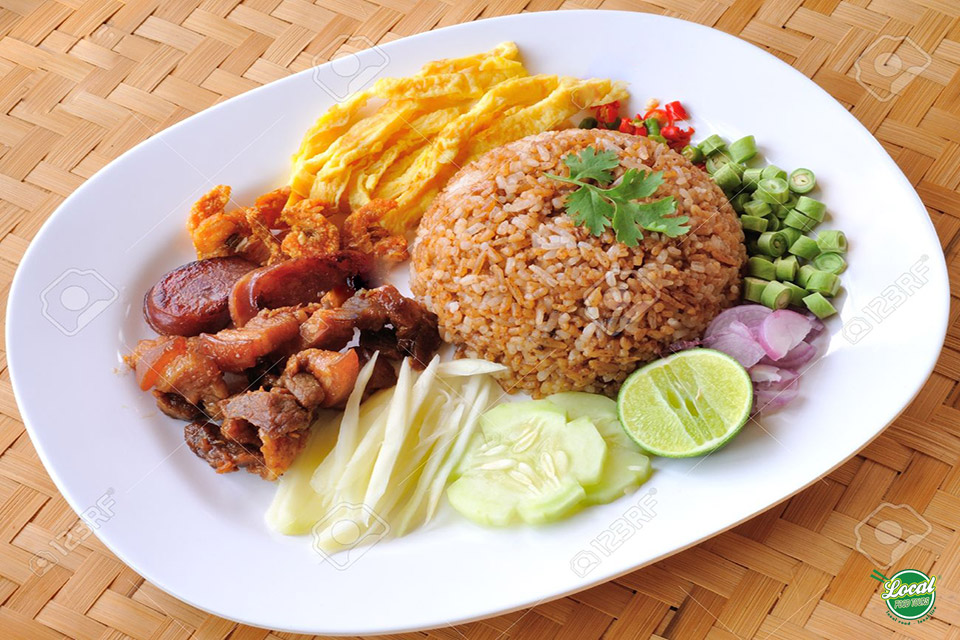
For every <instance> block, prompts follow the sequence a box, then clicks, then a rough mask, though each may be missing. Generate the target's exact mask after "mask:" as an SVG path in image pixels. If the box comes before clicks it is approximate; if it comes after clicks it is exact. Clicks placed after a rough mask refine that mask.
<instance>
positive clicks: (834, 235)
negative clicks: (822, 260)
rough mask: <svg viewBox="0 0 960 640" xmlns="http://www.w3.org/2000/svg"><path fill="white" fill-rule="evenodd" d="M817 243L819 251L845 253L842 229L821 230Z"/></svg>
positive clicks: (845, 240)
mask: <svg viewBox="0 0 960 640" xmlns="http://www.w3.org/2000/svg"><path fill="white" fill-rule="evenodd" d="M744 210H746V209H744ZM817 244H818V245H820V250H821V251H833V252H835V253H846V251H847V236H846V235H845V234H844V233H843V231H837V230H835V229H827V230H826V231H821V232H820V233H819V234H818V235H817Z"/></svg>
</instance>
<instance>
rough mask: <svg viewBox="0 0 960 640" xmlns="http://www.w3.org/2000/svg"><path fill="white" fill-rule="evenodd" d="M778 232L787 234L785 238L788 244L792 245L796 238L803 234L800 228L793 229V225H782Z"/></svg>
mask: <svg viewBox="0 0 960 640" xmlns="http://www.w3.org/2000/svg"><path fill="white" fill-rule="evenodd" d="M780 232H781V233H782V234H783V235H785V236H787V240H789V241H790V246H791V247H792V246H793V243H794V242H796V241H797V238H799V237H800V236H802V235H803V232H802V231H800V229H794V228H793V227H782V228H781V229H780Z"/></svg>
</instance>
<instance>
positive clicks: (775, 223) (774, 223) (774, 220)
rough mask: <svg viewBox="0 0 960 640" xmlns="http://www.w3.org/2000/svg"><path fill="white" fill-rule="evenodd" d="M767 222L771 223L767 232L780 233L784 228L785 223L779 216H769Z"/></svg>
mask: <svg viewBox="0 0 960 640" xmlns="http://www.w3.org/2000/svg"><path fill="white" fill-rule="evenodd" d="M767 221H768V222H769V224H768V225H767V231H779V230H780V229H781V228H782V227H783V223H782V222H780V218H778V217H777V216H768V217H767Z"/></svg>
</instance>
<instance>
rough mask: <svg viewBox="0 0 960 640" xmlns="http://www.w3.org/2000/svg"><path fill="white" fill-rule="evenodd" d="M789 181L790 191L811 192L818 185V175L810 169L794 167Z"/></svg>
mask: <svg viewBox="0 0 960 640" xmlns="http://www.w3.org/2000/svg"><path fill="white" fill-rule="evenodd" d="M787 182H788V183H789V184H790V191H793V192H794V193H809V192H811V191H813V188H814V187H815V186H817V177H816V176H815V175H813V171H810V169H794V170H793V172H792V173H791V174H790V179H789V180H788V181H787Z"/></svg>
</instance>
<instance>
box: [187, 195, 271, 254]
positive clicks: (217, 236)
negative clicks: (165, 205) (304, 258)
mask: <svg viewBox="0 0 960 640" xmlns="http://www.w3.org/2000/svg"><path fill="white" fill-rule="evenodd" d="M289 195H290V190H289V189H288V188H281V189H276V190H274V191H271V192H270V193H266V194H264V195H262V196H260V197H259V198H257V201H256V203H255V204H254V206H252V207H244V208H238V209H233V210H231V211H227V210H226V208H227V204H228V203H229V202H230V187H228V186H225V185H218V186H216V187H214V188H213V189H211V190H210V191H209V192H208V193H206V194H205V195H204V196H203V197H201V198H200V199H199V200H197V201H196V202H195V203H194V205H193V208H192V209H191V210H190V216H189V217H188V218H187V230H188V231H189V232H190V236H191V238H192V239H193V246H194V248H195V249H196V250H197V258H198V259H200V260H203V259H206V258H223V257H226V256H241V257H243V258H246V259H247V260H251V261H253V262H256V263H258V264H267V263H270V264H272V263H274V262H278V261H280V260H283V259H285V256H284V254H283V251H282V249H281V248H280V241H279V240H278V239H277V237H276V236H275V235H274V233H273V229H274V227H275V226H276V225H277V224H278V221H279V217H280V212H281V211H282V209H283V205H284V203H285V202H286V199H287V198H288V197H289Z"/></svg>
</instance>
